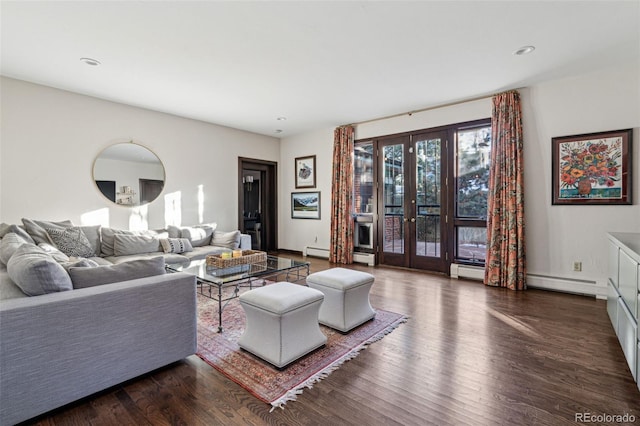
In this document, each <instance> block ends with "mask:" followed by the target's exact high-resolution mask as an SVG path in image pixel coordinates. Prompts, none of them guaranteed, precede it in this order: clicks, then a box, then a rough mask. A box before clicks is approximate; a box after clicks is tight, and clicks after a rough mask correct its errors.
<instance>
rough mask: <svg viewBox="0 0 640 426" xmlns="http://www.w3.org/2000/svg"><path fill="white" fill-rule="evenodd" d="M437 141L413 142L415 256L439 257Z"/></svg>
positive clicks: (439, 141) (438, 143)
mask: <svg viewBox="0 0 640 426" xmlns="http://www.w3.org/2000/svg"><path fill="white" fill-rule="evenodd" d="M440 145H441V140H440V139H439V138H437V139H428V140H423V141H417V142H416V148H415V149H416V154H417V155H416V191H417V193H416V255H418V256H430V257H440V210H441V205H440V200H441V187H440V174H441V165H440V148H441V146H440Z"/></svg>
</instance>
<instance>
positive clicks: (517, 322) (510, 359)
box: [29, 258, 640, 426]
mask: <svg viewBox="0 0 640 426" xmlns="http://www.w3.org/2000/svg"><path fill="white" fill-rule="evenodd" d="M308 260H310V261H311V262H312V265H311V270H312V271H318V270H323V269H326V268H329V267H330V266H331V265H330V264H329V263H328V262H327V261H326V260H322V259H312V258H308ZM352 267H353V269H357V270H362V271H367V272H371V273H373V274H374V275H375V277H376V281H375V284H374V286H373V288H372V291H371V303H372V305H374V307H376V308H380V309H386V310H390V311H394V312H399V313H403V314H405V315H408V316H409V317H410V318H409V321H408V322H407V323H406V324H403V325H401V326H400V327H399V328H398V329H396V330H395V331H394V332H393V333H391V334H389V335H388V336H386V337H385V338H384V339H382V340H380V341H379V342H376V343H374V344H372V345H371V346H369V347H368V348H367V349H366V350H364V351H362V353H361V354H360V355H359V356H358V357H357V358H355V359H353V360H352V361H349V362H347V363H345V364H344V365H343V366H342V367H340V369H338V370H337V371H335V372H334V373H333V374H331V375H330V376H329V377H328V378H326V379H325V380H323V381H321V382H320V383H317V384H315V385H314V387H313V388H312V389H307V390H305V391H304V393H303V394H302V395H299V396H298V400H297V401H295V402H289V403H288V404H287V405H286V408H285V409H284V410H281V409H276V410H274V411H273V412H271V413H270V412H269V411H270V408H271V407H270V406H268V405H267V404H264V403H262V402H261V401H259V400H257V399H256V398H254V397H253V396H251V395H250V394H249V393H248V392H246V391H245V390H244V389H242V388H241V387H239V386H238V385H237V384H235V383H233V382H232V381H230V380H229V379H227V378H226V377H224V376H222V375H221V374H220V373H218V372H217V371H216V370H214V369H213V368H211V367H210V366H209V365H208V364H206V363H205V362H203V361H202V360H200V359H199V358H198V357H196V356H191V357H189V358H187V359H186V360H183V361H181V362H178V363H174V364H172V365H170V366H167V367H165V368H162V369H160V370H157V371H155V372H152V373H150V374H148V375H145V376H143V377H140V378H138V379H135V380H131V381H129V382H126V383H124V384H122V385H120V386H116V387H114V388H112V389H109V390H107V391H104V392H101V393H99V394H97V395H94V396H92V397H90V398H86V399H84V400H82V401H79V402H77V403H74V404H71V405H69V406H67V407H63V408H62V409H59V410H56V411H54V412H51V413H48V414H47V415H44V416H41V417H40V418H37V419H34V420H33V421H31V422H29V423H33V424H38V425H43V426H44V425H47V426H49V425H83V424H92V425H110V424H135V425H139V424H150V425H156V424H168V425H180V424H184V425H217V424H220V425H256V426H257V425H340V424H368V425H414V424H415V425H456V426H458V425H495V424H509V425H533V424H535V425H552V426H556V425H565V424H566V425H570V424H575V422H574V420H575V414H576V413H582V412H588V413H592V414H610V415H624V414H630V415H633V416H635V417H636V420H637V421H638V422H640V392H639V391H638V388H637V386H636V383H635V382H634V381H633V378H632V377H631V373H630V372H629V369H628V367H627V364H626V361H625V359H624V355H623V353H622V349H621V348H620V345H619V344H618V340H617V338H616V336H615V333H614V331H613V328H612V327H611V324H610V322H609V318H608V316H607V312H606V302H604V301H602V300H595V299H593V298H589V297H583V296H577V295H569V294H562V293H555V292H546V291H541V290H528V291H526V292H513V291H509V290H504V289H495V288H488V287H485V286H483V285H482V284H481V283H478V282H473V281H465V280H451V279H449V278H448V277H444V276H441V275H435V274H429V273H424V272H418V271H409V270H404V269H396V268H384V267H376V268H370V267H367V266H364V265H353V266H352Z"/></svg>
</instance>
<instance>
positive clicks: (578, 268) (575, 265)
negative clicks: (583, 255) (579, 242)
mask: <svg viewBox="0 0 640 426" xmlns="http://www.w3.org/2000/svg"><path fill="white" fill-rule="evenodd" d="M573 270H574V271H575V272H580V271H582V262H580V261H578V260H576V261H575V262H573Z"/></svg>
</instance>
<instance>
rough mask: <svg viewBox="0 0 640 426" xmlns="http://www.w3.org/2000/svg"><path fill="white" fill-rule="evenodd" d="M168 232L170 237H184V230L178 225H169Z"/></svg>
mask: <svg viewBox="0 0 640 426" xmlns="http://www.w3.org/2000/svg"><path fill="white" fill-rule="evenodd" d="M167 233H168V234H169V238H182V230H181V229H180V228H179V227H177V226H173V225H168V226H167Z"/></svg>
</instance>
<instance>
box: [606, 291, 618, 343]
mask: <svg viewBox="0 0 640 426" xmlns="http://www.w3.org/2000/svg"><path fill="white" fill-rule="evenodd" d="M619 299H620V294H618V290H617V289H616V287H615V286H614V285H613V283H612V282H611V281H609V283H608V284H607V313H608V314H609V319H610V320H611V324H612V325H613V329H614V330H615V332H616V336H617V335H618V303H619V302H618V301H619Z"/></svg>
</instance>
